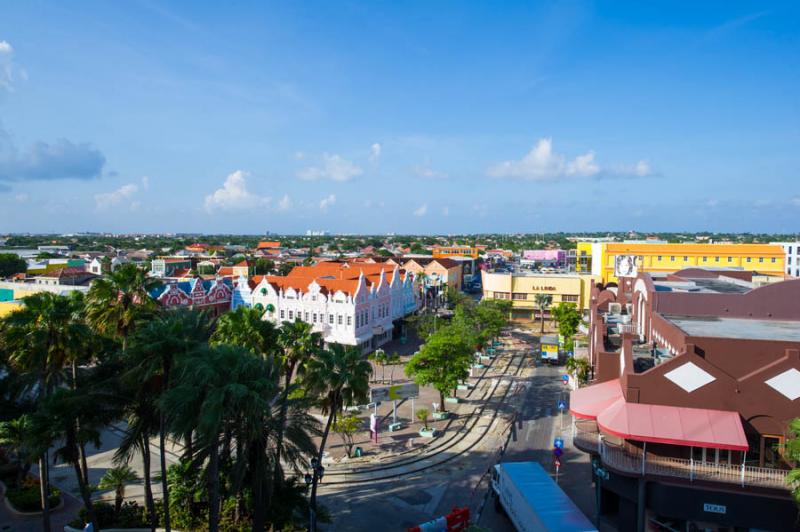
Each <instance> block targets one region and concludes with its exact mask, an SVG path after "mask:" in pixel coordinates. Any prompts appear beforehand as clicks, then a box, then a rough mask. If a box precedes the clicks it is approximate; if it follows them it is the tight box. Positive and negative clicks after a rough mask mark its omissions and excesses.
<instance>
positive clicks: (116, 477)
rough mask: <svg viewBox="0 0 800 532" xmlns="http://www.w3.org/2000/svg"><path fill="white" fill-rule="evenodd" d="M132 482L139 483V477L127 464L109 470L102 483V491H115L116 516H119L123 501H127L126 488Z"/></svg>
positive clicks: (99, 485)
mask: <svg viewBox="0 0 800 532" xmlns="http://www.w3.org/2000/svg"><path fill="white" fill-rule="evenodd" d="M132 482H139V475H137V474H136V471H134V470H133V469H131V467H130V466H129V465H127V464H125V465H122V466H119V467H112V468H111V469H107V470H106V472H105V474H104V475H103V478H101V479H100V483H99V484H98V485H97V487H98V488H100V489H101V490H114V514H115V515H119V511H120V510H121V509H122V501H123V500H124V499H125V486H126V485H127V484H130V483H132Z"/></svg>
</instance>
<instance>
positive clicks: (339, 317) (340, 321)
mask: <svg viewBox="0 0 800 532" xmlns="http://www.w3.org/2000/svg"><path fill="white" fill-rule="evenodd" d="M337 319H338V323H339V325H341V324H342V315H341V314H339V316H338V318H337Z"/></svg>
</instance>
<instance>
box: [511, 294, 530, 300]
mask: <svg viewBox="0 0 800 532" xmlns="http://www.w3.org/2000/svg"><path fill="white" fill-rule="evenodd" d="M511 299H514V300H517V301H520V300H524V299H528V294H511Z"/></svg>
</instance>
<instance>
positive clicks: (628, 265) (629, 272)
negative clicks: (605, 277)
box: [614, 255, 638, 277]
mask: <svg viewBox="0 0 800 532" xmlns="http://www.w3.org/2000/svg"><path fill="white" fill-rule="evenodd" d="M636 262H637V261H636V255H617V256H616V257H614V276H616V277H636V273H637V270H638V265H637V264H636Z"/></svg>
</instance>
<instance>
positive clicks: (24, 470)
mask: <svg viewBox="0 0 800 532" xmlns="http://www.w3.org/2000/svg"><path fill="white" fill-rule="evenodd" d="M31 436H32V435H31V421H30V416H29V415H27V414H23V415H22V416H20V417H18V418H16V419H12V420H11V421H4V422H2V423H0V445H5V446H6V447H7V448H8V449H9V450H10V451H11V454H12V455H13V456H14V460H15V462H16V466H17V467H16V469H17V475H16V485H17V486H19V485H20V484H21V483H22V479H23V478H25V475H27V474H28V471H30V468H31V449H30V445H31V441H30V440H31Z"/></svg>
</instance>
